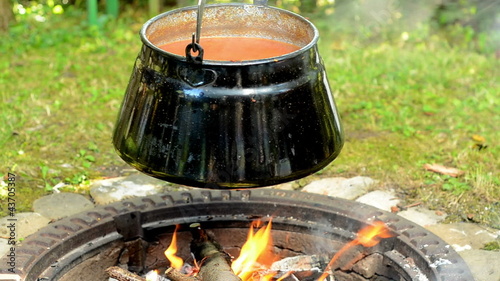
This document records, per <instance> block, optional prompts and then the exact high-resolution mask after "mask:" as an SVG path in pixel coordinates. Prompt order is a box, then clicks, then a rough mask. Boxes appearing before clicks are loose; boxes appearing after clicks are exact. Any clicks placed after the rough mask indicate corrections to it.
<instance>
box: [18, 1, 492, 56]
mask: <svg viewBox="0 0 500 281" xmlns="http://www.w3.org/2000/svg"><path fill="white" fill-rule="evenodd" d="M153 1H160V0H127V1H121V3H120V5H121V7H122V10H124V9H127V8H130V7H133V8H134V9H144V8H147V6H148V4H149V5H151V2H153ZM196 2H197V1H196V0H161V1H160V3H159V4H160V6H161V7H162V10H168V9H171V8H172V7H179V6H189V5H195V4H196ZM224 2H251V0H244V1H241V0H239V1H234V0H233V1H231V0H219V1H216V2H210V1H209V3H210V4H212V3H224ZM12 3H13V10H14V13H15V15H16V19H17V24H16V23H14V24H13V25H12V28H11V32H14V33H16V32H19V33H20V31H25V30H26V28H28V29H29V27H28V26H26V24H28V23H30V22H33V21H37V22H43V21H45V20H46V19H47V17H50V16H54V15H60V14H63V13H65V12H66V11H67V10H71V11H72V13H75V12H77V11H80V12H81V13H84V12H85V9H86V1H85V0H14V1H12ZM269 4H270V5H273V6H278V7H282V8H285V9H289V10H292V11H295V12H299V13H301V14H303V15H305V16H309V17H314V18H323V19H325V21H323V22H324V24H325V25H327V28H329V29H332V30H335V31H338V32H342V33H343V34H345V33H350V34H355V35H357V36H360V37H364V38H365V39H366V40H368V41H373V40H380V41H387V40H393V39H394V38H399V37H400V36H407V37H408V39H409V40H421V39H423V38H427V37H428V36H430V35H433V34H438V35H440V36H445V37H446V38H447V39H448V41H449V42H450V44H465V45H467V46H470V47H473V48H475V49H476V50H478V51H480V52H486V53H491V52H496V51H497V50H498V49H499V48H500V47H499V46H500V1H497V0H424V1H417V2H416V1H408V0H269ZM99 5H100V6H102V7H101V8H102V9H100V10H101V11H104V7H103V6H104V5H105V1H100V2H99ZM107 20H109V17H107V16H106V15H105V14H103V13H101V15H100V18H99V21H100V23H101V25H102V24H105V22H106V21H107ZM82 24H85V23H82ZM402 34H403V35H402ZM409 35H411V36H409ZM32 36H34V37H35V38H33V39H32V41H33V43H34V44H41V43H48V44H50V42H40V40H50V39H42V38H36V35H32ZM57 37H58V38H60V37H64V35H63V34H57Z"/></svg>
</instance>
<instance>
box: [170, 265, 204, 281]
mask: <svg viewBox="0 0 500 281" xmlns="http://www.w3.org/2000/svg"><path fill="white" fill-rule="evenodd" d="M165 277H167V278H168V279H170V280H171V281H201V279H200V278H198V277H195V276H189V275H186V274H182V273H181V272H179V271H178V270H177V269H175V268H173V267H170V268H168V269H167V270H166V271H165Z"/></svg>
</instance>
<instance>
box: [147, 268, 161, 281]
mask: <svg viewBox="0 0 500 281" xmlns="http://www.w3.org/2000/svg"><path fill="white" fill-rule="evenodd" d="M146 281H158V271H157V270H153V271H151V272H149V273H148V274H146Z"/></svg>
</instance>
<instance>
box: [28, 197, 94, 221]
mask: <svg viewBox="0 0 500 281" xmlns="http://www.w3.org/2000/svg"><path fill="white" fill-rule="evenodd" d="M93 208H94V204H92V202H91V201H90V200H89V199H87V198H85V196H83V195H80V194H75V193H54V194H51V195H47V196H44V197H42V198H39V199H37V200H35V202H33V210H34V211H35V212H36V213H39V214H40V215H42V216H44V217H46V218H48V219H51V220H52V219H60V218H63V217H67V216H71V215H74V214H77V213H80V212H83V211H85V210H90V209H93Z"/></svg>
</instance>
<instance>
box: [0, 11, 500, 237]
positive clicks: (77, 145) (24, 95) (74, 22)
mask: <svg viewBox="0 0 500 281" xmlns="http://www.w3.org/2000/svg"><path fill="white" fill-rule="evenodd" d="M146 20H147V15H146V13H145V12H141V11H135V12H132V10H130V9H129V10H127V11H125V12H124V14H122V15H121V17H120V19H119V20H118V21H116V22H112V21H110V22H107V23H105V24H104V26H103V27H102V28H100V29H99V28H93V27H89V26H87V25H86V24H85V15H84V14H83V13H81V12H78V11H69V12H66V13H65V14H64V15H60V16H53V17H51V18H50V19H48V21H47V22H45V23H35V22H30V21H23V23H22V24H19V25H18V26H15V27H13V29H12V30H11V32H10V34H8V35H6V36H4V40H3V41H2V45H0V52H2V54H3V53H6V54H8V55H7V56H4V55H2V56H1V57H0V99H1V104H0V109H1V111H0V122H1V123H0V124H1V126H0V145H1V147H2V150H1V154H0V163H1V164H0V165H1V166H0V174H3V175H6V174H7V173H8V172H13V173H15V174H16V175H17V176H18V178H17V181H16V183H17V187H18V190H17V195H16V196H17V197H16V198H17V208H18V211H29V210H30V209H31V205H32V202H33V200H35V199H36V198H39V197H40V196H43V195H45V194H48V193H50V192H52V191H51V189H52V188H53V187H54V186H55V185H56V184H58V183H60V182H63V183H66V184H68V186H66V187H65V188H63V189H64V190H66V191H72V192H79V193H82V194H87V192H88V183H89V180H92V179H96V178H99V177H101V176H105V175H106V173H105V172H103V170H104V169H105V168H106V167H111V166H120V167H122V166H126V165H125V164H124V163H123V162H122V161H121V160H120V159H119V158H118V157H117V155H116V153H115V152H114V150H113V147H112V145H111V133H112V129H113V126H114V122H115V119H116V116H117V113H118V110H119V106H120V104H121V101H122V98H123V94H124V91H125V87H126V85H127V82H128V79H129V76H130V73H131V70H132V66H133V63H134V62H135V58H136V55H137V53H138V52H139V49H140V46H141V42H140V39H139V37H138V31H139V29H140V27H141V25H142V23H144V22H145V21H146ZM312 20H313V21H314V22H315V24H317V26H318V27H319V28H320V34H321V40H320V43H319V48H320V53H321V55H322V57H323V60H324V62H325V65H326V68H327V71H328V76H329V79H330V83H331V88H332V90H333V92H334V95H335V99H336V102H337V105H338V108H339V111H340V114H341V117H342V121H343V125H344V128H345V132H346V144H345V147H344V150H343V151H342V153H341V155H340V156H339V158H338V159H337V160H335V161H334V162H333V163H332V164H331V165H330V166H328V168H326V169H325V170H323V171H321V172H320V173H318V174H316V175H313V176H310V177H308V178H305V179H303V180H300V181H298V185H304V184H306V183H307V182H310V181H312V180H313V179H315V178H318V177H327V176H355V175H365V176H370V177H372V178H374V179H376V180H378V182H379V184H378V186H377V187H376V188H384V189H385V188H387V189H394V190H395V191H396V193H397V194H398V196H399V197H400V198H401V199H402V200H403V201H404V202H407V203H414V202H423V203H424V204H425V205H426V206H428V207H430V208H433V209H436V210H442V211H445V212H447V213H448V214H450V217H449V218H450V220H453V221H460V220H473V221H477V222H481V223H485V224H488V225H490V226H494V227H500V220H499V219H498V214H497V211H498V207H497V205H498V204H495V203H496V202H499V201H500V178H499V171H500V169H499V168H500V167H499V165H500V162H499V161H498V159H499V158H500V151H499V148H498V144H497V140H498V139H500V135H499V129H500V127H499V125H498V124H500V114H499V113H500V98H499V95H498V93H500V82H499V79H498V77H500V60H498V59H497V58H495V56H494V54H493V53H491V52H490V53H488V52H478V51H477V49H475V48H473V46H472V47H471V44H468V43H467V42H469V41H468V40H469V39H467V38H465V39H463V40H464V41H463V42H462V41H460V40H459V39H460V38H458V39H457V38H456V36H455V37H454V38H453V40H454V41H450V40H448V39H447V38H445V37H442V36H438V35H437V34H438V33H431V32H429V31H425V32H422V30H414V31H411V32H409V39H407V40H403V39H402V37H401V36H399V34H400V33H397V34H396V35H393V36H382V35H380V34H376V33H371V34H369V36H368V35H366V34H362V35H359V34H352V33H348V32H344V33H341V32H340V31H336V30H333V29H330V26H329V23H328V19H327V18H317V19H316V20H315V19H314V18H313V19H312ZM25 30H29V31H30V32H25ZM419 32H420V33H419ZM422 34H424V35H422ZM457 40H458V41H457ZM464 42H465V43H464ZM475 135H477V136H481V137H483V138H484V139H485V141H483V142H479V141H478V137H477V136H476V137H475V140H474V139H473V137H474V136H475ZM478 145H481V147H485V146H487V147H486V148H483V149H479V147H480V146H478ZM426 163H437V164H442V165H445V166H451V167H455V168H458V169H461V170H463V171H465V174H464V175H463V176H462V177H459V178H451V177H449V176H443V175H439V174H435V173H431V172H428V171H425V170H424V169H423V165H424V164H426ZM0 200H2V202H1V205H2V207H4V206H5V205H6V204H5V203H4V202H5V194H3V195H1V194H0ZM2 214H3V215H5V214H6V210H4V209H3V210H2Z"/></svg>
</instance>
